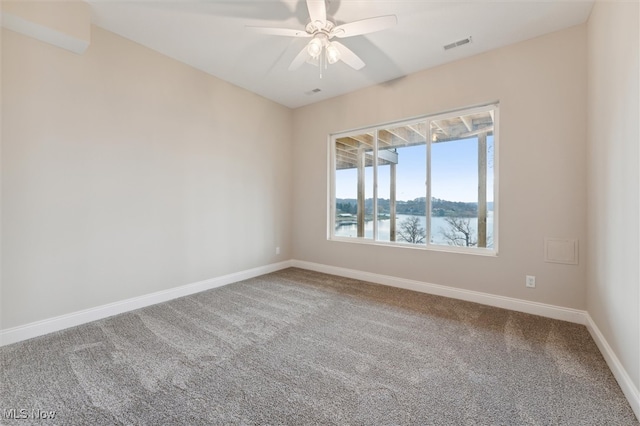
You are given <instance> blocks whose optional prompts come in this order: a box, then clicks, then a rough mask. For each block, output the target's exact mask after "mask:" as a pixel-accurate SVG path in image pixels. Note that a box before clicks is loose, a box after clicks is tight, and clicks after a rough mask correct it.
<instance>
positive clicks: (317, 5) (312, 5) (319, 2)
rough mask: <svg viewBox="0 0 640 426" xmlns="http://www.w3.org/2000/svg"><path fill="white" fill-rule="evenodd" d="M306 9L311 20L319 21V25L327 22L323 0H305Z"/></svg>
mask: <svg viewBox="0 0 640 426" xmlns="http://www.w3.org/2000/svg"><path fill="white" fill-rule="evenodd" d="M307 9H309V17H310V18H311V22H320V24H321V25H320V26H324V24H325V22H327V6H326V5H325V3H324V0H307Z"/></svg>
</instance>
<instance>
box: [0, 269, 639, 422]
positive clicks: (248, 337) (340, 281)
mask: <svg viewBox="0 0 640 426" xmlns="http://www.w3.org/2000/svg"><path fill="white" fill-rule="evenodd" d="M0 361H1V367H2V369H1V371H0V391H1V394H0V397H1V398H0V410H2V412H1V413H0V415H2V419H1V420H2V423H3V424H20V425H25V424H30V423H33V424H64V425H67V424H69V425H74V424H77V425H88V424H91V425H103V424H109V425H112V424H127V425H129V424H144V425H163V424H164V425H175V424H189V425H195V424H203V425H205V424H206V425H209V424H252V425H255V424H261V425H262V424H291V425H292V424H296V425H297V424H339V425H344V424H353V425H389V424H393V425H401V424H415V425H636V424H638V422H637V420H636V418H635V417H634V415H633V412H632V411H631V408H630V407H629V404H628V402H627V401H626V400H625V398H624V396H623V394H622V391H621V390H620V388H619V386H618V384H617V383H616V381H615V379H614V378H613V376H612V374H611V372H610V371H609V369H608V368H607V366H606V364H605V361H604V360H603V358H602V356H601V355H600V353H599V352H598V349H597V347H596V345H595V343H594V342H593V340H592V339H591V337H590V336H589V333H588V331H587V330H586V328H585V327H583V326H580V325H576V324H570V323H566V322H562V321H555V320H550V319H546V318H541V317H536V316H532V315H527V314H521V313H516V312H510V311H506V310H502V309H497V308H491V307H487V306H482V305H477V304H473V303H468V302H462V301H456V300H452V299H447V298H442V297H437V296H430V295H426V294H421V293H415V292H411V291H406V290H400V289H395V288H390V287H384V286H379V285H374V284H367V283H364V282H361V281H356V280H350V279H345V278H340V277H335V276H330V275H325V274H319V273H315V272H309V271H304V270H300V269H287V270H284V271H280V272H276V273H273V274H269V275H265V276H262V277H259V278H254V279H251V280H247V281H244V282H240V283H236V284H232V285H229V286H226V287H222V288H219V289H214V290H210V291H207V292H203V293H199V294H196V295H192V296H188V297H184V298H181V299H177V300H174V301H171V302H167V303H163V304H160V305H156V306H152V307H148V308H145V309H141V310H138V311H135V312H130V313H126V314H122V315H118V316H115V317H111V318H107V319H104V320H101V321H97V322H94V323H90V324H86V325H82V326H79V327H75V328H71V329H68V330H64V331H61V332H57V333H53V334H50V335H47V336H43V337H39V338H35V339H32V340H29V341H25V342H20V343H16V344H13V345H9V346H5V347H3V348H0ZM12 409H13V410H15V411H12ZM21 410H24V411H21ZM50 411H55V417H54V419H53V420H35V419H34V418H33V417H34V416H38V415H39V416H41V417H42V416H49V415H50V413H49V412H50ZM43 413H44V414H43ZM25 416H26V417H28V418H26V419H22V420H11V419H9V417H25Z"/></svg>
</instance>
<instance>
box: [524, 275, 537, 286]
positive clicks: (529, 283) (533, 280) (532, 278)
mask: <svg viewBox="0 0 640 426" xmlns="http://www.w3.org/2000/svg"><path fill="white" fill-rule="evenodd" d="M525 285H526V286H527V287H529V288H536V277H535V276H534V275H527V279H526V281H525Z"/></svg>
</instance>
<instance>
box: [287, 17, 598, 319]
mask: <svg viewBox="0 0 640 426" xmlns="http://www.w3.org/2000/svg"><path fill="white" fill-rule="evenodd" d="M586 60H587V57H586V26H585V25H581V26H578V27H574V28H570V29H568V30H565V31H562V32H558V33H554V34H551V35H547V36H544V37H541V38H537V39H534V40H530V41H526V42H523V43H519V44H516V45H512V46H509V47H506V48H502V49H499V50H495V51H492V52H489V53H486V54H482V55H479V56H475V57H472V58H469V59H466V60H461V61H458V62H455V63H451V64H448V65H444V66H441V67H438V68H434V69H429V70H425V71H423V72H419V73H416V74H413V75H410V76H408V77H405V78H403V79H400V80H396V81H394V82H391V83H388V84H382V85H378V86H375V87H371V88H367V89H364V90H361V91H358V92H354V93H351V94H348V95H344V96H340V97H337V98H334V99H330V100H327V101H324V102H321V103H318V104H314V105H311V106H308V107H304V108H299V109H297V110H295V111H294V157H293V161H294V163H293V170H294V172H293V175H294V182H295V183H294V220H295V222H294V230H293V241H294V254H295V256H296V258H297V259H300V260H304V261H310V262H317V263H321V264H327V265H332V266H338V267H345V268H351V269H356V270H363V271H369V272H373V273H378V274H384V275H390V276H394V277H401V278H406V279H412V280H419V281H424V282H429V283H434V284H441V285H446V286H452V287H456V288H461V289H469V290H476V291H481V292H486V293H491V294H497V295H501V296H509V297H515V298H519V299H525V300H530V301H537V302H543V303H549V304H553V305H559V306H564V307H570V308H577V309H584V308H586V301H585V265H586V261H585V258H584V257H583V258H582V259H580V264H579V265H578V266H575V265H561V264H553V263H545V262H544V261H543V240H544V237H568V238H577V239H579V240H580V248H581V249H583V250H584V248H585V243H586V217H585V213H584V211H585V207H586V191H587V190H586V184H585V180H586V170H585V164H586V155H585V152H586V150H585V148H586V113H587V108H586V101H587V96H586V90H585V89H586V78H587V75H586ZM495 100H499V101H500V120H501V121H500V142H499V143H500V148H499V157H500V160H499V163H500V164H499V167H500V184H499V185H500V206H499V214H500V225H499V227H500V228H499V232H500V237H499V238H500V239H499V245H500V253H499V256H497V257H485V256H477V255H468V254H453V253H444V252H436V251H423V250H416V249H409V248H404V249H403V248H389V247H382V246H378V247H374V246H370V245H359V244H354V243H344V242H332V241H327V238H326V234H327V229H326V223H327V190H328V189H327V188H328V170H327V155H328V143H327V134H329V133H331V132H337V131H342V130H348V129H354V128H358V127H361V126H367V125H373V124H379V123H384V122H387V121H391V120H397V119H402V118H406V117H412V116H416V115H422V114H430V113H437V112H441V111H447V110H449V109H454V108H460V107H464V106H470V105H476V104H479V103H484V102H490V101H495ZM526 274H530V275H535V276H536V277H537V288H536V289H533V290H532V289H527V288H525V285H524V282H525V275H526Z"/></svg>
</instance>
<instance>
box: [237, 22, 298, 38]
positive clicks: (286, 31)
mask: <svg viewBox="0 0 640 426" xmlns="http://www.w3.org/2000/svg"><path fill="white" fill-rule="evenodd" d="M245 28H246V29H248V30H250V31H254V32H257V33H260V34H269V35H276V36H286V37H311V34H309V33H308V32H306V31H304V30H293V29H290V28H270V27H253V26H250V25H247V26H246V27H245Z"/></svg>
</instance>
